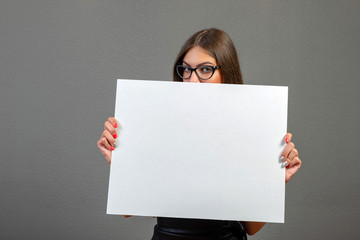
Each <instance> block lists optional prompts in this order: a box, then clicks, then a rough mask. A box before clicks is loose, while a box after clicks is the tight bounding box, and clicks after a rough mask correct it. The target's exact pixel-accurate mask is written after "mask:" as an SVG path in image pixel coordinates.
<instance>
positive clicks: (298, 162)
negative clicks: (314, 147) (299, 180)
mask: <svg viewBox="0 0 360 240" xmlns="http://www.w3.org/2000/svg"><path fill="white" fill-rule="evenodd" d="M294 167H296V168H297V169H299V168H300V167H301V160H300V158H299V157H294V159H293V160H292V161H291V162H290V165H289V168H294ZM295 172H296V171H295ZM295 172H294V173H295Z"/></svg>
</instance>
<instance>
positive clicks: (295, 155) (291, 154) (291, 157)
mask: <svg viewBox="0 0 360 240" xmlns="http://www.w3.org/2000/svg"><path fill="white" fill-rule="evenodd" d="M298 155H299V152H298V150H296V148H293V149H292V150H291V152H290V154H289V156H288V158H289V159H290V161H291V160H293V159H294V157H297V156H298Z"/></svg>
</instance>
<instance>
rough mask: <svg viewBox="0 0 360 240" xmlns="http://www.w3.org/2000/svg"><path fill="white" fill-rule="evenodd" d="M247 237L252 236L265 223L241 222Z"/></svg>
mask: <svg viewBox="0 0 360 240" xmlns="http://www.w3.org/2000/svg"><path fill="white" fill-rule="evenodd" d="M241 224H242V225H243V227H244V229H245V232H246V233H247V234H248V235H254V234H255V233H257V232H258V231H260V229H261V228H262V227H263V226H264V225H265V224H266V223H265V222H241Z"/></svg>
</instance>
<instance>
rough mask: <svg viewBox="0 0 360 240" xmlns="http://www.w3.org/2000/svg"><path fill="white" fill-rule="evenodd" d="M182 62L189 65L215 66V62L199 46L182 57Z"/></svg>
mask: <svg viewBox="0 0 360 240" xmlns="http://www.w3.org/2000/svg"><path fill="white" fill-rule="evenodd" d="M183 61H184V62H186V63H187V64H190V65H198V64H199V63H204V62H208V63H211V64H213V65H216V60H215V58H213V57H212V56H211V55H210V54H209V52H208V51H207V50H205V49H204V48H202V47H200V46H196V47H193V48H191V49H190V50H189V51H188V52H187V53H186V54H185V56H184V59H183Z"/></svg>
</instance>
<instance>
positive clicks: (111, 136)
mask: <svg viewBox="0 0 360 240" xmlns="http://www.w3.org/2000/svg"><path fill="white" fill-rule="evenodd" d="M117 127H118V124H117V121H116V119H115V118H114V117H109V118H108V120H107V121H106V122H105V123H104V131H103V132H102V134H101V136H100V139H99V141H98V142H97V146H98V148H99V149H100V151H101V153H102V155H103V156H104V158H105V159H106V161H107V162H108V163H109V165H110V164H111V152H112V151H113V150H114V149H115V146H114V143H115V139H116V138H117V133H116V128H117Z"/></svg>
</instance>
